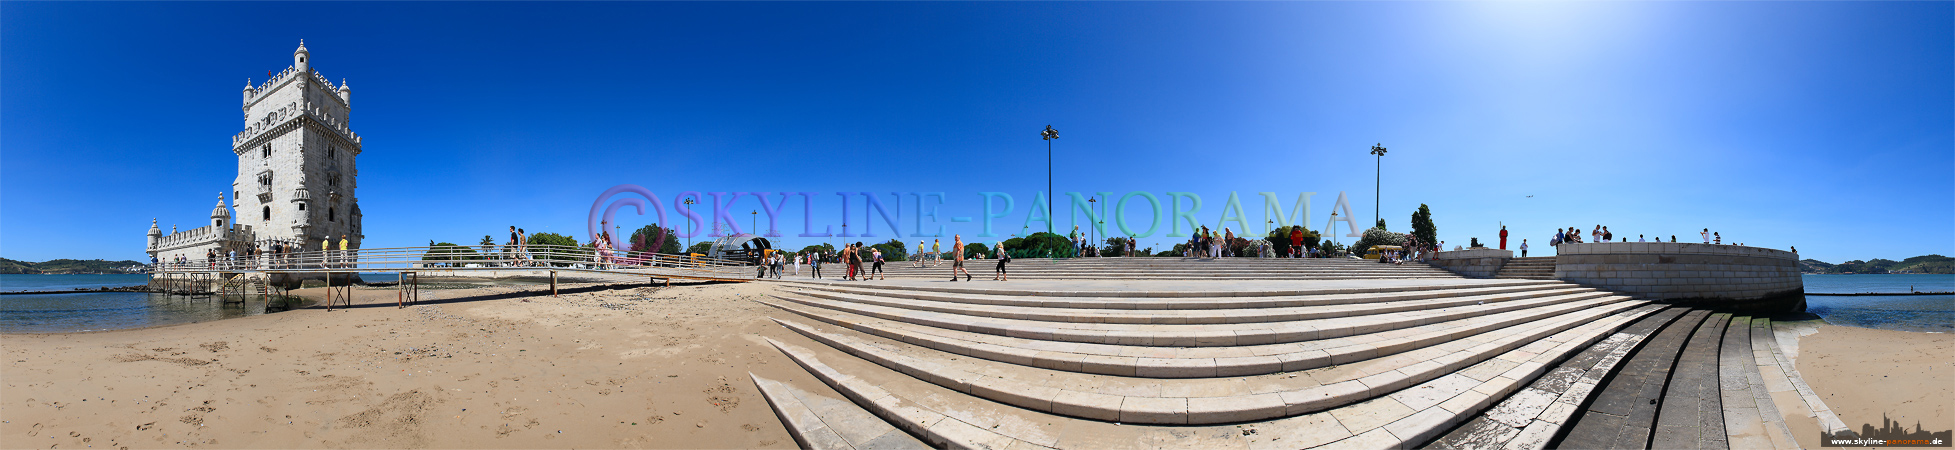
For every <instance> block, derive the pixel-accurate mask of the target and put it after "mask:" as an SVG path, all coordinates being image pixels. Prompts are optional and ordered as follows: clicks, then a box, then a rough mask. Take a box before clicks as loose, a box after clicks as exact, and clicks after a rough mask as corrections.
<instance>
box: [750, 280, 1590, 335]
mask: <svg viewBox="0 0 1955 450" xmlns="http://www.w3.org/2000/svg"><path fill="white" fill-rule="evenodd" d="M1608 297H1609V294H1608V293H1607V292H1601V291H1588V292H1582V293H1575V294H1566V295H1557V296H1551V297H1542V298H1533V299H1523V300H1512V301H1504V302H1496V303H1492V304H1476V305H1470V306H1452V307H1444V308H1435V309H1430V310H1423V311H1416V312H1403V313H1398V314H1391V315H1371V316H1353V317H1339V318H1332V319H1309V320H1295V321H1282V322H1251V323H1225V324H1203V325H1176V324H1106V323H1075V322H1065V323H1060V322H1047V321H1038V320H1024V319H1006V318H987V317H975V316H968V315H960V314H947V313H941V312H925V311H916V310H909V309H903V308H892V307H886V306H876V305H867V304H860V303H851V302H837V301H829V300H821V299H814V298H808V297H800V296H795V295H774V298H776V299H780V300H785V301H789V302H794V303H799V304H802V305H807V306H813V307H817V308H821V309H826V310H831V311H840V312H847V313H851V314H858V315H862V316H868V317H874V318H878V319H885V320H892V321H898V322H906V323H911V324H916V325H924V326H930V327H936V328H940V329H945V330H950V331H964V332H970V333H981V334H990V335H997V336H1007V337H1014V338H1025V339H1034V340H1040V341H1057V342H1073V343H1092V344H1113V345H1134V346H1154V347H1234V346H1244V345H1264V344H1282V343H1289V342H1300V341H1308V340H1318V339H1327V338H1334V337H1343V336H1351V335H1360V334H1371V333H1376V332H1380V331H1388V330H1396V329H1401V328H1409V327H1416V326H1420V325H1429V324H1433V323H1438V322H1445V321H1450V320H1458V319H1462V318H1468V317H1481V316H1485V317H1497V316H1492V315H1491V314H1497V313H1503V312H1508V311H1516V310H1524V309H1530V308H1543V307H1546V309H1543V310H1541V311H1540V313H1544V314H1546V313H1553V312H1555V311H1560V310H1563V309H1566V307H1565V306H1564V307H1561V308H1555V307H1554V305H1556V304H1560V303H1568V302H1580V301H1584V300H1591V299H1597V298H1608ZM1620 299H1621V298H1617V300H1620Z"/></svg>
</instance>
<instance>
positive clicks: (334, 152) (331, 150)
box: [326, 145, 339, 159]
mask: <svg viewBox="0 0 1955 450" xmlns="http://www.w3.org/2000/svg"><path fill="white" fill-rule="evenodd" d="M338 157H339V147H334V146H331V145H328V146H326V159H333V158H338Z"/></svg>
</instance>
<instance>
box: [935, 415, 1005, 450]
mask: <svg viewBox="0 0 1955 450" xmlns="http://www.w3.org/2000/svg"><path fill="white" fill-rule="evenodd" d="M930 438H931V439H930V441H931V442H930V443H931V444H934V445H936V446H938V447H951V448H970V449H980V450H1003V449H1005V448H1007V447H1009V446H1010V445H1011V444H1012V441H1015V439H1012V438H1010V437H1006V436H1005V435H1002V434H998V433H993V432H991V431H990V430H986V429H984V428H980V427H978V426H976V425H971V424H968V423H964V422H963V421H960V420H956V419H945V420H943V421H941V422H937V424H936V425H933V426H931V427H930Z"/></svg>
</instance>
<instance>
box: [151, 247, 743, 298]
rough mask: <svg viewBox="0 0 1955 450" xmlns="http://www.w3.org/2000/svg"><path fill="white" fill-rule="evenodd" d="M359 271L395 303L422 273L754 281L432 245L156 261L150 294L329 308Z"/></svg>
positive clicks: (668, 259)
mask: <svg viewBox="0 0 1955 450" xmlns="http://www.w3.org/2000/svg"><path fill="white" fill-rule="evenodd" d="M362 273H393V274H398V275H400V283H399V284H398V290H399V291H400V293H399V296H398V304H399V306H402V307H405V306H406V305H407V304H409V303H413V302H414V301H415V300H417V299H419V297H420V284H421V277H422V276H424V275H447V276H456V275H475V276H482V277H510V276H535V277H545V276H547V277H549V278H550V293H551V294H552V295H555V294H556V291H557V276H558V275H559V274H560V273H561V274H578V275H582V276H587V277H601V278H624V277H629V278H641V277H642V278H645V279H646V280H647V281H648V282H652V283H658V282H660V281H663V282H664V283H666V284H671V282H672V280H674V279H679V280H705V281H734V282H745V281H752V280H754V279H755V278H756V276H755V271H754V265H753V264H751V263H749V262H745V261H736V260H728V259H717V258H706V257H699V256H687V255H667V254H657V253H645V252H624V251H613V250H604V249H593V248H589V247H573V246H560V245H529V246H479V247H465V246H434V247H392V248H365V249H349V250H320V251H307V252H291V253H277V254H260V255H255V256H246V255H239V256H236V257H231V256H228V255H227V256H224V257H218V258H213V259H209V260H205V261H193V262H188V263H165V264H158V265H157V266H156V269H155V270H154V271H152V272H151V273H150V277H149V286H150V288H151V289H155V290H158V291H163V292H167V293H171V294H183V295H233V294H235V295H238V296H242V295H245V294H249V293H257V294H259V295H268V294H270V293H271V292H272V291H273V290H274V289H280V288H281V287H289V286H292V285H296V284H298V283H302V282H304V281H307V280H321V281H324V282H325V285H326V308H327V309H328V310H330V309H332V307H333V305H334V304H336V303H340V302H342V301H344V302H345V303H344V304H347V305H351V304H352V303H351V301H352V293H353V292H352V285H353V284H354V282H355V280H356V279H357V278H358V275H359V274H362Z"/></svg>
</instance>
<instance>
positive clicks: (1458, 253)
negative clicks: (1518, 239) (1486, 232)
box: [1431, 249, 1514, 278]
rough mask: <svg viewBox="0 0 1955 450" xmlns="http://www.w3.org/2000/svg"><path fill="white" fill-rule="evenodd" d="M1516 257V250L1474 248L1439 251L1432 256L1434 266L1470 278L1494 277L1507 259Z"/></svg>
mask: <svg viewBox="0 0 1955 450" xmlns="http://www.w3.org/2000/svg"><path fill="white" fill-rule="evenodd" d="M1513 258H1514V252H1512V251H1509V250H1499V249H1473V250H1454V251H1450V252H1438V253H1434V254H1433V256H1432V262H1431V264H1432V266H1433V267H1438V268H1441V269H1446V270H1447V271H1449V272H1452V273H1456V274H1459V275H1460V276H1463V277H1469V278H1493V275H1494V274H1496V273H1499V272H1500V268H1501V267H1503V266H1506V265H1507V260H1509V259H1513Z"/></svg>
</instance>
